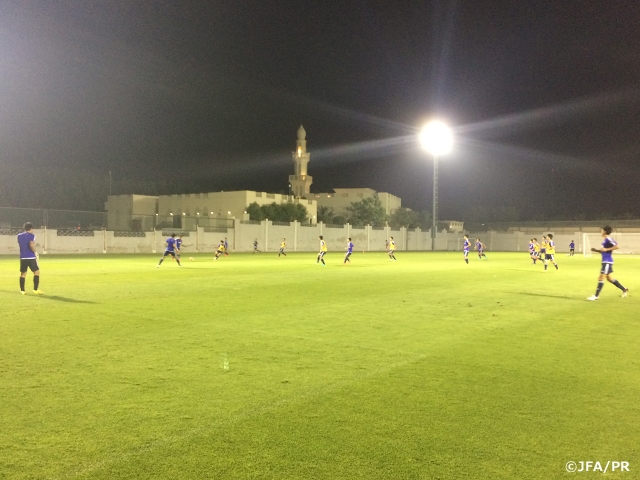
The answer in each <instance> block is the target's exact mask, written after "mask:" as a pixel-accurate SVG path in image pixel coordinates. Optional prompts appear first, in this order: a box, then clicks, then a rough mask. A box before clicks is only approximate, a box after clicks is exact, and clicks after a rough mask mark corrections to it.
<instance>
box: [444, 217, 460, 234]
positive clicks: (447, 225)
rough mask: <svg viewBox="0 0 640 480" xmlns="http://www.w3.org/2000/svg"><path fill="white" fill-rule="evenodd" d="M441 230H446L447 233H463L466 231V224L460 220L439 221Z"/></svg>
mask: <svg viewBox="0 0 640 480" xmlns="http://www.w3.org/2000/svg"><path fill="white" fill-rule="evenodd" d="M438 223H439V224H440V226H441V227H440V228H443V229H446V230H447V232H458V233H460V232H463V231H464V222H459V221H458V220H439V221H438Z"/></svg>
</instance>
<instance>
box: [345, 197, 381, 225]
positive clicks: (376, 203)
mask: <svg viewBox="0 0 640 480" xmlns="http://www.w3.org/2000/svg"><path fill="white" fill-rule="evenodd" d="M347 210H348V211H349V214H350V215H349V222H350V223H352V224H353V225H358V226H360V225H373V226H376V227H381V226H384V224H385V223H386V221H387V214H386V213H385V211H384V207H383V206H382V203H380V199H379V198H378V196H377V195H374V196H373V197H369V198H363V199H362V200H361V201H359V202H353V203H352V204H351V205H350V206H348V207H347Z"/></svg>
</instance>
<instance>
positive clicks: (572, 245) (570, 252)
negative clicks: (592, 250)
mask: <svg viewBox="0 0 640 480" xmlns="http://www.w3.org/2000/svg"><path fill="white" fill-rule="evenodd" d="M575 251H576V244H575V243H573V240H571V243H570V244H569V256H570V257H573V254H574V253H575Z"/></svg>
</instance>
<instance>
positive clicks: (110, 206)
mask: <svg viewBox="0 0 640 480" xmlns="http://www.w3.org/2000/svg"><path fill="white" fill-rule="evenodd" d="M105 210H106V211H107V229H108V230H114V231H118V230H134V231H149V230H153V227H154V226H155V223H154V222H155V219H154V218H153V217H154V216H155V214H156V213H158V197H154V196H150V195H109V197H107V202H106V203H105Z"/></svg>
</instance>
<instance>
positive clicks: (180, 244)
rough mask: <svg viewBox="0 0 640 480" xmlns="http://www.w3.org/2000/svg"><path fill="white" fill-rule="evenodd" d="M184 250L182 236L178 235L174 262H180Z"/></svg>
mask: <svg viewBox="0 0 640 480" xmlns="http://www.w3.org/2000/svg"><path fill="white" fill-rule="evenodd" d="M181 250H182V235H178V238H176V256H175V257H174V260H180V251H181Z"/></svg>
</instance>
